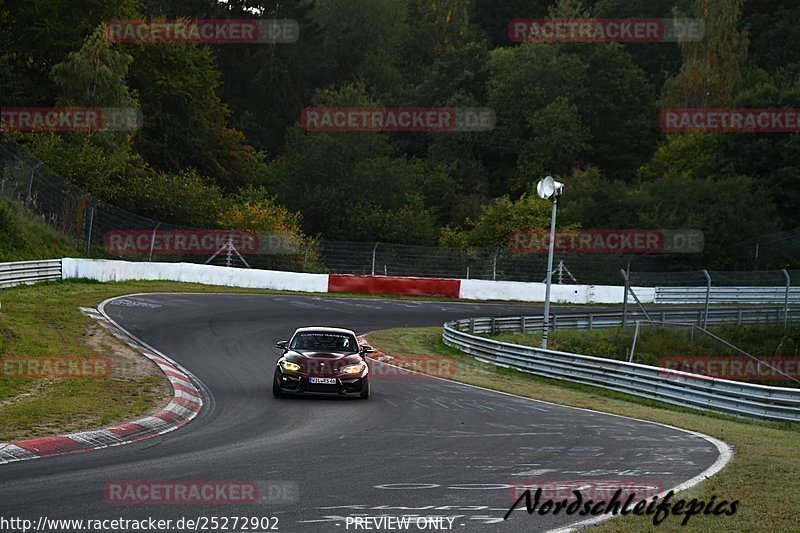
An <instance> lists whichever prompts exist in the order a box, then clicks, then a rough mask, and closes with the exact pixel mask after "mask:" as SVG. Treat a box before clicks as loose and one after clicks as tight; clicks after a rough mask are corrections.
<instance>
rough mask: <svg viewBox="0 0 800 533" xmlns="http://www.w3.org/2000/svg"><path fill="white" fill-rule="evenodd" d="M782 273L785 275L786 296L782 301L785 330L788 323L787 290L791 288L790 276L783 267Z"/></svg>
mask: <svg viewBox="0 0 800 533" xmlns="http://www.w3.org/2000/svg"><path fill="white" fill-rule="evenodd" d="M783 275H784V276H786V298H785V299H784V301H783V330H784V331H786V328H787V327H788V325H789V290H790V289H791V288H792V277H791V276H790V275H789V271H788V270H786V269H785V268H784V269H783Z"/></svg>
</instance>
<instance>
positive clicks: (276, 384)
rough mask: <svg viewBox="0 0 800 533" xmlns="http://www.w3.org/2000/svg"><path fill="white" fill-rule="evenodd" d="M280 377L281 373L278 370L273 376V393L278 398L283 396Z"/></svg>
mask: <svg viewBox="0 0 800 533" xmlns="http://www.w3.org/2000/svg"><path fill="white" fill-rule="evenodd" d="M280 377H281V376H280V374H279V373H278V371H277V370H276V371H275V375H274V376H273V377H272V395H273V396H275V397H276V398H281V397H282V396H283V390H282V389H281V382H280Z"/></svg>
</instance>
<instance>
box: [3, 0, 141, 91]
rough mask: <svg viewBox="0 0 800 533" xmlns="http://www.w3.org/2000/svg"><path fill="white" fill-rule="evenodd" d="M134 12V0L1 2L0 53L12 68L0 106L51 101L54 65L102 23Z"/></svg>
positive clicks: (134, 13)
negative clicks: (51, 79) (8, 84)
mask: <svg viewBox="0 0 800 533" xmlns="http://www.w3.org/2000/svg"><path fill="white" fill-rule="evenodd" d="M136 16H137V1H136V0H82V1H80V2H75V1H73V0H5V1H4V2H3V3H2V5H0V27H2V28H3V31H2V32H0V57H3V58H5V61H6V62H7V63H8V64H9V65H10V66H11V68H12V72H13V81H12V85H13V89H12V90H11V91H9V92H5V91H3V92H0V105H15V106H20V105H31V106H35V105H38V106H46V105H51V104H52V102H53V100H54V99H55V96H56V88H55V87H54V86H53V84H52V83H51V81H50V78H49V75H50V70H51V69H52V68H53V66H54V65H56V64H58V63H61V62H62V61H64V60H65V59H66V57H67V55H68V54H69V53H70V52H73V51H75V50H77V49H79V48H80V47H81V43H83V41H84V39H85V38H86V37H87V36H88V35H91V34H92V32H93V31H94V30H95V28H97V27H98V26H99V25H100V24H101V23H102V22H103V21H106V20H111V19H124V18H133V17H136ZM12 98H13V99H12Z"/></svg>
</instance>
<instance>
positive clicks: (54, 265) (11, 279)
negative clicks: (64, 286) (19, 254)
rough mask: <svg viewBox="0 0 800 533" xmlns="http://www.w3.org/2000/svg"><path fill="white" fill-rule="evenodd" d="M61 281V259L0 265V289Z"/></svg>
mask: <svg viewBox="0 0 800 533" xmlns="http://www.w3.org/2000/svg"><path fill="white" fill-rule="evenodd" d="M59 279H61V259H48V260H45V261H17V262H15V263H0V288H4V287H14V286H16V285H25V284H30V283H38V282H40V281H52V280H59Z"/></svg>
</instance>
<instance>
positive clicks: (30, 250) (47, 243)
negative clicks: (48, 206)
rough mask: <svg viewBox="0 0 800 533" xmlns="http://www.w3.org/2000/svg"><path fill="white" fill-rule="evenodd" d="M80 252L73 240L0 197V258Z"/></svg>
mask: <svg viewBox="0 0 800 533" xmlns="http://www.w3.org/2000/svg"><path fill="white" fill-rule="evenodd" d="M80 256H81V253H80V250H79V249H78V245H77V243H76V242H74V241H72V240H71V239H68V238H67V237H64V236H63V235H62V234H60V233H58V232H57V231H56V230H54V229H53V228H51V227H50V226H48V225H47V224H45V223H44V221H43V220H41V219H39V218H37V217H35V216H33V215H31V214H30V213H28V212H27V211H25V210H24V209H23V208H22V207H20V206H18V205H16V204H13V203H10V202H8V201H7V200H6V199H5V198H2V197H0V262H5V261H28V260H35V259H42V258H46V259H53V258H57V257H80Z"/></svg>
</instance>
